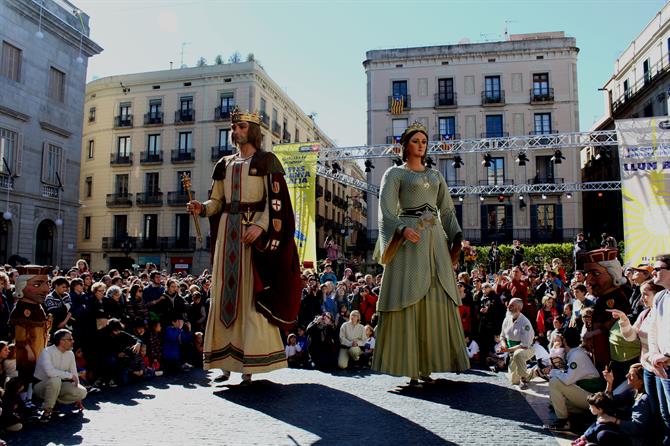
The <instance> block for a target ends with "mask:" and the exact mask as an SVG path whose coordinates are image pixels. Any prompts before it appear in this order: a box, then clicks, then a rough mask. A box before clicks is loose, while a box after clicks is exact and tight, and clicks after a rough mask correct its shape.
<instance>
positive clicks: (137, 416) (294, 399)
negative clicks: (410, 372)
mask: <svg viewBox="0 0 670 446" xmlns="http://www.w3.org/2000/svg"><path fill="white" fill-rule="evenodd" d="M218 374H219V372H212V373H205V372H203V371H192V372H188V373H183V374H181V375H177V376H171V377H170V376H168V377H165V376H164V377H161V378H155V379H154V380H152V381H148V382H145V383H140V384H134V385H129V386H125V387H119V388H116V389H107V390H105V391H103V392H100V393H95V394H92V395H90V396H89V397H88V398H87V399H86V400H85V401H84V405H85V406H86V409H87V410H86V411H85V412H84V414H83V415H80V414H75V413H66V411H63V413H61V414H59V417H58V418H55V419H52V421H51V422H50V423H48V424H40V423H35V424H30V425H28V426H26V427H25V428H24V430H23V431H21V432H19V433H16V434H7V435H6V438H5V439H6V440H7V441H8V443H9V444H10V445H21V446H28V445H30V446H33V445H46V444H65V445H96V446H98V445H100V446H102V445H115V446H119V445H124V446H125V445H178V444H186V445H198V446H199V445H222V444H223V445H256V444H257V445H292V446H295V445H308V444H317V445H341V444H344V443H347V442H350V443H352V444H360V445H389V444H394V445H395V444H399V445H414V444H420V445H455V444H457V445H533V446H539V445H558V444H559V443H558V442H557V440H556V439H555V438H554V437H552V436H551V434H549V433H548V432H546V431H543V429H542V422H541V421H540V418H538V416H537V415H536V413H535V412H534V411H533V409H532V408H531V406H530V405H529V404H528V403H527V402H526V400H525V399H524V395H523V394H522V393H521V392H519V391H517V390H515V389H513V388H511V386H510V385H509V384H508V382H507V380H506V379H505V377H504V375H495V374H493V373H489V372H484V371H478V370H472V371H470V372H468V373H464V374H460V375H456V374H450V373H449V374H436V375H434V377H435V378H439V379H438V380H437V382H436V384H433V385H431V386H430V387H426V388H423V389H415V388H408V387H407V386H406V385H405V384H406V381H407V380H406V379H403V378H396V377H391V376H386V375H380V374H376V373H373V372H370V371H369V370H363V371H353V372H351V371H347V372H333V373H322V372H318V371H313V370H279V371H275V372H272V373H268V374H263V375H256V376H255V378H254V383H253V384H252V385H251V386H248V387H240V386H238V385H237V384H239V382H240V376H239V375H236V374H233V377H232V378H231V380H230V381H229V383H225V384H219V383H214V382H212V381H211V378H213V377H216V376H218Z"/></svg>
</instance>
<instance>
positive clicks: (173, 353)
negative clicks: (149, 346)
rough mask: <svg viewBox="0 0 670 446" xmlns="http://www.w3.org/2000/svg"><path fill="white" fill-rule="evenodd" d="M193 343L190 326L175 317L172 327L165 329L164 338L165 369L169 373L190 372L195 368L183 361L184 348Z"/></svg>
mask: <svg viewBox="0 0 670 446" xmlns="http://www.w3.org/2000/svg"><path fill="white" fill-rule="evenodd" d="M190 342H191V332H190V324H189V323H188V322H186V324H184V320H183V319H182V318H181V317H179V316H174V317H173V320H172V325H170V326H169V327H167V329H165V336H164V337H163V368H164V369H165V370H166V371H167V372H177V371H179V370H190V369H191V368H193V366H192V365H191V364H189V363H187V362H185V361H183V360H182V358H183V357H184V356H183V352H182V350H183V349H184V347H186V346H188V345H189V343H190Z"/></svg>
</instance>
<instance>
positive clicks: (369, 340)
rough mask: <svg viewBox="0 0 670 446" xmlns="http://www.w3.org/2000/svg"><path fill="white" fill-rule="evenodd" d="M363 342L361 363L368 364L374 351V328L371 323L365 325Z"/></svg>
mask: <svg viewBox="0 0 670 446" xmlns="http://www.w3.org/2000/svg"><path fill="white" fill-rule="evenodd" d="M365 338H366V339H365V344H363V355H362V360H361V364H365V365H367V366H370V361H372V355H373V354H374V353H375V329H374V328H372V325H369V324H368V325H366V326H365Z"/></svg>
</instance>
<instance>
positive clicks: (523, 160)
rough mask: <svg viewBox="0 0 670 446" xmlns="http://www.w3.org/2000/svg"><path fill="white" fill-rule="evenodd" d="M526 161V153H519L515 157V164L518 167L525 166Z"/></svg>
mask: <svg viewBox="0 0 670 446" xmlns="http://www.w3.org/2000/svg"><path fill="white" fill-rule="evenodd" d="M528 161H530V160H529V159H528V156H527V155H526V152H519V154H518V155H517V156H516V162H517V163H519V166H525V165H526V162H528Z"/></svg>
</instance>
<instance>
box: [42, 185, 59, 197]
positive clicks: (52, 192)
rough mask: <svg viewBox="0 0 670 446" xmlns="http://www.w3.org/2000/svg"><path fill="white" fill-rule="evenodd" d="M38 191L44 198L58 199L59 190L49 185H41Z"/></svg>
mask: <svg viewBox="0 0 670 446" xmlns="http://www.w3.org/2000/svg"><path fill="white" fill-rule="evenodd" d="M40 191H41V192H42V196H43V197H45V198H58V195H59V194H60V188H59V187H58V186H52V185H50V184H42V187H41V188H40Z"/></svg>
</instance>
